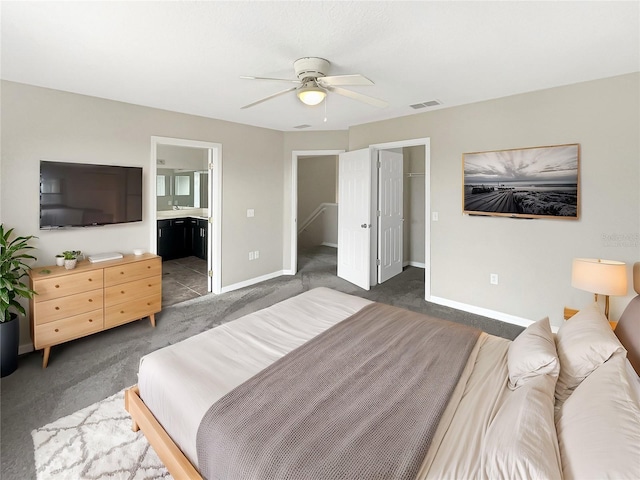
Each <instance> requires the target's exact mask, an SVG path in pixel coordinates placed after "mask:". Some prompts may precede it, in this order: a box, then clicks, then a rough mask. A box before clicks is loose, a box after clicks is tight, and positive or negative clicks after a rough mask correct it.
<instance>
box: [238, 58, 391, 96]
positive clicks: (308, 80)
mask: <svg viewBox="0 0 640 480" xmlns="http://www.w3.org/2000/svg"><path fill="white" fill-rule="evenodd" d="M330 65H331V64H330V63H329V61H328V60H325V59H324V58H318V57H303V58H299V59H298V60H296V61H295V62H293V68H294V70H295V72H296V77H297V79H295V80H294V79H286V78H269V77H249V76H242V77H240V78H245V79H249V80H272V81H277V82H289V83H295V84H297V85H296V86H295V87H291V88H287V89H286V90H282V91H280V92H276V93H274V94H272V95H269V96H268V97H264V98H261V99H260V100H258V101H255V102H253V103H250V104H249V105H245V106H244V107H242V108H249V107H253V106H254V105H258V104H259V103H262V102H266V101H267V100H271V99H272V98H275V97H279V96H280V95H284V94H286V93H289V92H292V91H294V90H296V95H297V96H298V98H299V99H300V101H301V102H302V103H304V104H306V105H318V104H319V103H322V101H323V100H324V99H325V97H326V96H327V92H333V93H337V94H338V95H342V96H344V97H349V98H352V99H354V100H358V101H360V102H364V103H367V104H369V105H373V106H375V107H381V108H383V107H386V106H387V105H389V104H388V103H387V102H385V101H384V100H380V99H378V98H374V97H369V96H367V95H363V94H361V93H358V92H354V91H353V90H347V89H346V88H342V86H343V85H373V82H372V81H371V80H369V79H368V78H367V77H365V76H364V75H360V74H357V73H356V74H352V75H332V76H327V75H326V73H327V72H328V71H329V66H330Z"/></svg>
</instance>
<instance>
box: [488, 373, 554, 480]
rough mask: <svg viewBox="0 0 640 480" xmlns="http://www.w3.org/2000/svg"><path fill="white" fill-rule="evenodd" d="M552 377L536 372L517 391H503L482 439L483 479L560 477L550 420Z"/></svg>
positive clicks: (552, 426)
mask: <svg viewBox="0 0 640 480" xmlns="http://www.w3.org/2000/svg"><path fill="white" fill-rule="evenodd" d="M555 380H556V379H555V378H554V377H553V376H551V375H538V376H536V377H534V378H531V379H529V380H528V381H527V382H526V383H525V384H524V385H523V386H522V387H520V388H518V389H517V390H514V391H510V390H506V395H507V398H506V400H505V402H504V403H503V404H502V406H501V407H500V409H499V410H498V413H497V414H496V416H495V418H494V419H493V421H492V422H491V425H489V428H488V429H487V434H486V436H485V438H484V446H483V452H482V460H481V462H482V463H481V468H482V470H481V471H482V478H483V479H491V480H493V479H496V478H504V479H507V478H523V479H524V478H527V479H561V478H562V474H561V467H560V452H559V449H558V440H557V436H556V427H555V424H554V420H553V403H554V400H553V391H554V387H555V383H556V382H555Z"/></svg>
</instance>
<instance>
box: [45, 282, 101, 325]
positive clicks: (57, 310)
mask: <svg viewBox="0 0 640 480" xmlns="http://www.w3.org/2000/svg"><path fill="white" fill-rule="evenodd" d="M102 306H103V290H102V289H99V290H91V291H89V292H82V293H76V294H75V295H68V296H66V297H60V298H54V299H53V300H46V301H44V302H39V303H37V304H35V308H36V310H37V312H36V316H35V319H36V325H42V324H43V323H48V322H54V321H56V320H60V319H61V318H66V317H73V316H74V315H79V314H81V313H85V312H90V311H92V310H96V309H101V308H102Z"/></svg>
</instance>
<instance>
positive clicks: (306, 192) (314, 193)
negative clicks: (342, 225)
mask: <svg viewBox="0 0 640 480" xmlns="http://www.w3.org/2000/svg"><path fill="white" fill-rule="evenodd" d="M337 177H338V157H337V155H330V156H316V157H301V158H299V159H298V223H302V222H304V221H305V220H306V219H307V218H308V217H309V215H311V214H312V213H313V211H314V210H315V209H316V208H317V207H318V206H319V205H320V204H321V203H335V202H336V180H337Z"/></svg>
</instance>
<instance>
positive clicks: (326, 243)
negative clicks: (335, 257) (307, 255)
mask: <svg viewBox="0 0 640 480" xmlns="http://www.w3.org/2000/svg"><path fill="white" fill-rule="evenodd" d="M321 245H323V246H325V247H332V248H338V244H337V243H329V242H322V243H321Z"/></svg>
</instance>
